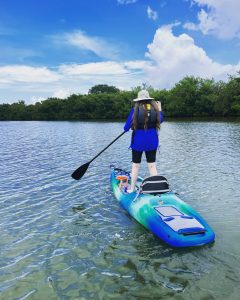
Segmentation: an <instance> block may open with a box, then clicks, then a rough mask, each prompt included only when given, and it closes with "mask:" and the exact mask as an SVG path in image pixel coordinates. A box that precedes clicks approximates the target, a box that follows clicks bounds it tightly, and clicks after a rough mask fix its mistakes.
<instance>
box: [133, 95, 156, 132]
mask: <svg viewBox="0 0 240 300" xmlns="http://www.w3.org/2000/svg"><path fill="white" fill-rule="evenodd" d="M147 104H150V105H151V106H152V107H153V108H154V110H155V111H156V112H157V122H156V128H157V129H160V118H159V108H158V106H157V104H156V102H155V101H149V100H148V101H144V100H142V101H138V102H136V103H135V106H134V113H133V120H132V129H133V130H136V129H137V125H138V109H139V107H142V108H143V110H144V129H145V130H147V129H148V128H147V123H148V113H147V111H148V110H147Z"/></svg>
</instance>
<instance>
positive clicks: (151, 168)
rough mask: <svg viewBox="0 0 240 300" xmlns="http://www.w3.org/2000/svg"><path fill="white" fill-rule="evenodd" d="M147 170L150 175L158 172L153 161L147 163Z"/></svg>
mask: <svg viewBox="0 0 240 300" xmlns="http://www.w3.org/2000/svg"><path fill="white" fill-rule="evenodd" d="M148 170H149V173H150V176H154V175H157V174H158V172H157V167H156V163H155V162H154V163H148Z"/></svg>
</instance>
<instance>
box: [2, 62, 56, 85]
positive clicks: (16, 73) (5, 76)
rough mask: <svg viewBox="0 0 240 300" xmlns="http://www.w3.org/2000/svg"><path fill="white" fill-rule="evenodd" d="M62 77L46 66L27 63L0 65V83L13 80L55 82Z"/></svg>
mask: <svg viewBox="0 0 240 300" xmlns="http://www.w3.org/2000/svg"><path fill="white" fill-rule="evenodd" d="M59 78H60V76H59V74H57V73H56V72H54V71H51V70H49V69H47V68H46V67H35V68H34V67H29V66H25V65H13V66H12V65H11V66H3V67H0V83H1V82H3V83H13V82H23V83H24V82H37V83H39V82H41V83H47V82H53V81H56V80H58V79H59Z"/></svg>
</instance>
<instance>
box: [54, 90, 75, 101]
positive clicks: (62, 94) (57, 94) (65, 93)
mask: <svg viewBox="0 0 240 300" xmlns="http://www.w3.org/2000/svg"><path fill="white" fill-rule="evenodd" d="M71 94H72V92H71V91H69V90H64V89H59V90H55V91H54V92H53V95H52V97H53V98H59V99H65V98H67V97H68V96H70V95H71Z"/></svg>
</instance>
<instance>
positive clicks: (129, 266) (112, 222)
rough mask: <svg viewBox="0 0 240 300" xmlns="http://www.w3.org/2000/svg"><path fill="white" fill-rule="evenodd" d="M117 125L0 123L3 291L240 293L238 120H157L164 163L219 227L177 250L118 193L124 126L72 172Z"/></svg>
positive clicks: (86, 295)
mask: <svg viewBox="0 0 240 300" xmlns="http://www.w3.org/2000/svg"><path fill="white" fill-rule="evenodd" d="M122 126H123V123H117V122H116V123H111V122H108V123H107V122H102V123H101V122H0V131H1V140H0V158H1V166H2V172H1V175H2V176H1V182H0V205H1V210H0V230H1V240H0V250H1V255H0V278H1V280H0V291H1V296H0V298H1V299H44V298H46V299H160V298H165V299H178V300H180V299H184V300H186V299H233V300H235V299H238V298H237V297H238V295H239V292H240V290H239V283H240V275H239V269H240V264H239V256H240V252H239V251H240V250H239V249H240V248H239V243H238V241H239V229H240V225H239V222H238V213H237V212H239V203H238V202H239V196H240V194H239V189H238V188H236V187H238V186H239V184H240V171H239V161H240V130H239V129H240V124H239V123H226V122H218V123H209V122H165V123H164V124H163V126H162V128H161V132H160V142H161V148H160V150H161V155H160V156H159V155H158V156H157V164H158V169H159V172H161V174H163V175H166V176H167V178H168V179H169V182H170V184H171V187H172V188H173V189H174V190H176V191H177V192H178V193H179V194H180V197H181V198H182V199H183V200H185V201H187V202H188V203H189V204H190V205H192V206H193V207H194V208H195V209H196V210H197V211H199V213H200V214H201V215H202V216H203V217H204V218H206V220H207V221H208V222H209V224H210V225H211V226H212V227H213V229H214V231H215V232H216V242H215V243H214V244H213V245H207V246H205V247H201V248H193V249H191V248H190V249H173V248H170V247H169V246H167V245H166V244H164V243H163V242H161V241H160V240H159V239H157V238H156V237H155V236H153V235H152V234H151V233H150V232H149V231H148V230H146V229H144V228H143V227H142V226H141V225H139V224H138V223H137V222H136V221H135V220H133V219H132V218H131V217H130V216H129V215H128V214H127V213H126V212H125V211H124V210H123V209H122V208H121V207H120V206H119V204H118V203H117V201H116V199H115V198H114V196H113V195H112V192H111V190H110V187H109V165H110V164H111V163H113V164H115V165H116V166H119V167H124V168H126V169H130V168H131V151H130V150H128V146H129V143H130V134H129V133H128V134H126V135H124V136H123V137H122V138H121V139H120V140H119V141H117V142H116V143H115V144H113V145H112V146H111V148H109V149H108V150H106V152H105V153H103V154H102V155H101V156H100V157H99V158H98V159H97V160H95V161H93V162H92V163H91V164H90V166H89V169H88V170H87V172H86V174H85V175H84V177H83V178H82V179H81V181H73V180H72V179H71V177H70V174H71V173H72V172H73V171H74V169H76V168H77V167H79V166H80V165H82V164H83V163H85V162H88V161H89V160H90V159H91V158H92V157H94V156H95V155H96V154H97V153H98V152H99V151H101V150H102V149H103V148H104V147H105V146H106V145H107V144H108V143H109V142H110V141H111V140H113V139H114V138H115V137H116V136H118V135H119V133H120V132H122ZM141 175H142V177H144V176H147V175H148V170H147V164H146V162H144V161H143V163H142V165H141ZM216 278H217V279H218V280H216ZM219 282H221V284H220V285H219Z"/></svg>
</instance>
